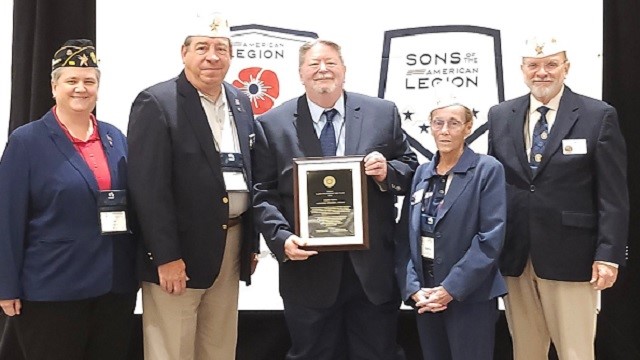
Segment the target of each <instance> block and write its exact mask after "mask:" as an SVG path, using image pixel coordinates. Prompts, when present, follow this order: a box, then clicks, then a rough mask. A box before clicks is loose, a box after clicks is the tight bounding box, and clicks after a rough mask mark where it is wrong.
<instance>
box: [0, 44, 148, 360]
mask: <svg viewBox="0 0 640 360" xmlns="http://www.w3.org/2000/svg"><path fill="white" fill-rule="evenodd" d="M99 81H100V71H99V70H98V61H97V58H96V53H95V48H94V47H93V44H92V43H91V41H89V40H83V39H80V40H69V41H67V42H66V43H65V44H64V45H63V46H62V47H61V48H60V49H59V50H58V51H57V52H56V53H55V55H54V58H53V61H52V72H51V91H52V93H53V97H54V99H55V106H54V107H53V108H52V109H51V110H50V111H49V112H47V113H46V114H45V115H44V116H43V117H42V118H41V119H39V120H37V121H34V122H31V123H29V124H27V125H24V126H22V127H20V128H18V129H16V130H15V131H14V132H13V133H12V134H11V135H10V137H9V141H8V143H7V147H6V148H5V150H4V154H3V155H2V160H1V161H0V199H2V201H0V306H2V310H3V311H4V313H5V314H7V315H8V316H10V317H11V318H10V321H12V322H13V324H14V328H15V329H16V331H17V335H18V339H19V340H20V344H21V346H22V350H23V352H24V354H25V357H26V358H27V360H29V359H65V360H70V359H78V360H80V359H120V358H124V357H125V356H126V355H127V351H128V348H129V339H130V337H131V335H130V334H131V331H130V330H131V326H132V320H133V309H134V307H135V301H136V291H137V288H138V286H137V282H136V278H135V272H134V259H135V251H136V242H135V241H134V238H133V237H132V235H131V234H130V232H129V227H128V223H127V215H128V214H127V211H126V210H127V203H126V199H127V196H126V188H127V177H126V154H127V147H126V140H125V137H124V135H123V134H122V133H121V132H120V131H119V130H118V129H117V128H115V127H114V126H112V125H109V124H107V123H104V122H101V121H97V120H96V118H95V116H94V115H93V114H92V111H93V109H94V108H95V106H96V99H97V95H98V84H99Z"/></svg>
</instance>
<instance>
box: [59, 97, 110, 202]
mask: <svg viewBox="0 0 640 360" xmlns="http://www.w3.org/2000/svg"><path fill="white" fill-rule="evenodd" d="M53 115H55V117H56V120H57V121H58V125H60V127H61V128H62V131H63V132H64V133H65V134H66V135H67V137H68V138H69V140H70V141H71V142H72V143H73V147H75V148H76V151H78V153H80V155H81V156H82V158H83V159H84V161H85V163H86V164H87V165H88V166H89V168H90V169H91V171H92V172H93V176H95V177H96V181H97V182H98V188H99V189H100V190H110V189H111V173H110V172H109V163H108V162H107V156H106V155H105V153H104V149H103V148H102V141H100V133H99V132H98V121H97V120H96V117H95V116H93V114H90V116H91V122H92V123H93V134H91V136H89V139H87V141H84V140H80V139H78V138H75V137H74V136H73V135H71V133H70V132H69V130H68V129H67V127H66V126H64V124H63V123H62V122H60V119H58V114H56V107H55V106H54V107H53Z"/></svg>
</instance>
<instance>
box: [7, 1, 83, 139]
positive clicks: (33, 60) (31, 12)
mask: <svg viewBox="0 0 640 360" xmlns="http://www.w3.org/2000/svg"><path fill="white" fill-rule="evenodd" d="M78 38H84V39H90V40H92V41H94V43H95V38H96V1H95V0H56V1H50V0H15V1H14V2H13V56H12V64H11V110H10V111H11V112H10V118H9V133H11V131H13V130H14V129H15V128H17V127H18V126H20V125H23V124H26V123H28V122H30V121H33V120H36V119H38V118H40V117H41V116H42V115H44V113H46V112H47V110H49V109H50V108H51V106H53V104H54V101H53V99H52V96H51V86H50V85H49V84H50V80H51V78H50V74H51V58H52V57H53V53H54V52H55V51H56V50H57V49H59V48H60V46H62V44H63V43H64V42H65V41H67V40H69V39H78Z"/></svg>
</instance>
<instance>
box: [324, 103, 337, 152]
mask: <svg viewBox="0 0 640 360" xmlns="http://www.w3.org/2000/svg"><path fill="white" fill-rule="evenodd" d="M337 113H338V110H336V109H329V110H325V111H324V112H323V113H322V114H323V115H324V116H325V119H326V120H327V122H326V123H325V124H324V127H323V128H322V132H321V133H320V146H321V147H322V156H336V150H337V149H338V146H337V144H336V131H335V130H334V128H333V117H334V116H336V114H337Z"/></svg>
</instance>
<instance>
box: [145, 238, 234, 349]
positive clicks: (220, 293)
mask: <svg viewBox="0 0 640 360" xmlns="http://www.w3.org/2000/svg"><path fill="white" fill-rule="evenodd" d="M241 229H242V227H241V226H234V227H231V228H229V231H228V232H227V245H226V246H225V250H224V258H223V261H222V266H221V268H220V274H219V275H218V277H217V278H216V280H215V282H214V283H213V285H212V286H211V287H210V288H208V289H187V291H186V293H184V294H182V295H172V294H168V293H166V292H165V291H164V290H162V289H161V288H160V286H158V285H156V284H153V283H148V282H143V283H142V305H143V314H142V324H143V333H144V358H145V359H146V360H192V359H196V360H205V359H206V360H213V359H220V360H232V359H235V354H236V342H237V337H238V287H239V277H240V242H241ZM188 274H189V264H187V275H188Z"/></svg>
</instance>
